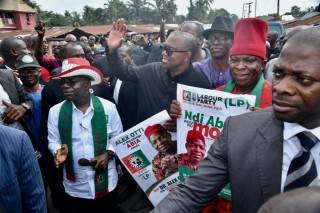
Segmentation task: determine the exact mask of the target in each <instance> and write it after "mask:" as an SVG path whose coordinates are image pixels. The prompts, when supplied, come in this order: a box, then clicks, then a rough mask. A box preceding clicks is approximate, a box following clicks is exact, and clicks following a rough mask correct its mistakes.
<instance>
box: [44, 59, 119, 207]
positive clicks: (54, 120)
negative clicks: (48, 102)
mask: <svg viewBox="0 0 320 213" xmlns="http://www.w3.org/2000/svg"><path fill="white" fill-rule="evenodd" d="M101 76H102V74H101V73H100V71H99V70H98V69H96V68H95V67H92V66H90V63H89V62H88V61H87V60H85V59H82V58H68V59H65V60H64V61H63V63H62V72H61V73H60V74H59V75H58V76H57V77H58V78H60V86H61V89H62V92H63V94H64V96H65V99H66V100H65V101H63V102H61V103H59V104H57V105H55V106H53V107H52V108H51V109H50V111H49V118H48V141H49V149H50V151H51V152H52V153H53V154H54V156H55V164H56V166H57V167H59V166H60V165H61V164H63V165H64V175H63V185H64V188H65V192H66V194H67V195H66V199H65V201H66V204H65V205H66V208H67V209H68V210H67V212H90V211H92V212H100V211H110V212H117V210H116V205H115V203H114V202H115V192H114V189H115V188H116V185H117V182H118V174H117V170H116V165H115V160H114V159H113V158H112V156H113V154H114V153H113V148H112V146H111V145H110V143H109V139H110V138H112V137H114V136H116V135H118V134H119V133H121V132H122V125H121V120H120V117H119V115H118V112H117V109H116V107H115V105H114V104H113V103H111V102H109V101H107V100H105V99H102V98H99V97H96V96H94V95H91V93H90V88H91V86H92V85H96V84H99V83H101V80H102V77H101ZM84 161H86V162H85V163H83V162H84Z"/></svg>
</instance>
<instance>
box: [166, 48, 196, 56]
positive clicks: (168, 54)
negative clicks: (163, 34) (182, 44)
mask: <svg viewBox="0 0 320 213" xmlns="http://www.w3.org/2000/svg"><path fill="white" fill-rule="evenodd" d="M162 51H165V52H166V54H167V56H169V57H171V56H172V55H173V53H175V52H177V53H184V52H191V50H176V49H174V48H172V47H168V46H164V47H163V50H162Z"/></svg>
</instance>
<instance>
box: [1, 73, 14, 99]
mask: <svg viewBox="0 0 320 213" xmlns="http://www.w3.org/2000/svg"><path fill="white" fill-rule="evenodd" d="M6 72H11V71H10V70H1V69H0V84H1V86H2V87H3V89H4V90H5V91H6V92H7V94H8V96H9V98H10V100H11V102H12V103H15V104H16V103H19V98H18V96H17V92H16V88H15V85H14V84H13V83H14V82H13V81H10V79H9V74H11V73H6Z"/></svg>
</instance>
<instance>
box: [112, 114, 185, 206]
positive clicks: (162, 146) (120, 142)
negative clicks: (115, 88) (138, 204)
mask: <svg viewBox="0 0 320 213" xmlns="http://www.w3.org/2000/svg"><path fill="white" fill-rule="evenodd" d="M169 118H170V117H169V115H168V112H167V111H162V112H160V113H158V114H156V115H154V116H152V117H150V118H149V119H147V120H145V121H143V122H141V123H139V124H137V125H136V126H134V127H132V128H130V129H129V130H127V131H126V132H123V133H122V134H120V135H118V136H116V137H114V138H112V139H111V144H112V145H113V147H114V149H115V152H116V154H117V155H118V157H119V159H120V161H121V162H122V163H123V165H124V166H125V168H126V169H127V170H128V172H129V173H130V174H131V175H132V177H133V178H134V179H135V181H136V182H137V183H138V185H139V186H140V187H141V189H142V190H143V191H144V192H145V193H146V194H147V196H148V198H149V199H150V201H151V203H152V204H153V205H154V206H156V205H157V204H158V203H159V202H160V201H161V200H162V199H163V198H164V197H165V196H166V195H167V194H168V192H169V191H171V190H172V189H173V188H174V186H176V185H177V183H178V182H179V173H178V169H177V157H176V151H177V141H176V133H172V132H169V131H168V130H166V129H165V128H164V125H163V124H164V123H165V121H166V120H168V119H169Z"/></svg>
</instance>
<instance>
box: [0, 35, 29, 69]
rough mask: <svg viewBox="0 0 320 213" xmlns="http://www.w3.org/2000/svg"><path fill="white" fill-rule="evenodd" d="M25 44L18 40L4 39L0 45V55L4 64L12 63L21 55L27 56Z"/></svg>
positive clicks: (27, 51)
mask: <svg viewBox="0 0 320 213" xmlns="http://www.w3.org/2000/svg"><path fill="white" fill-rule="evenodd" d="M28 53H30V51H29V50H28V49H27V45H26V43H25V42H24V41H23V40H21V39H18V38H5V39H3V40H2V42H1V45H0V54H1V56H2V58H3V59H4V60H5V62H6V63H9V64H11V63H14V62H15V59H16V58H17V57H18V56H19V55H21V54H28Z"/></svg>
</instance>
